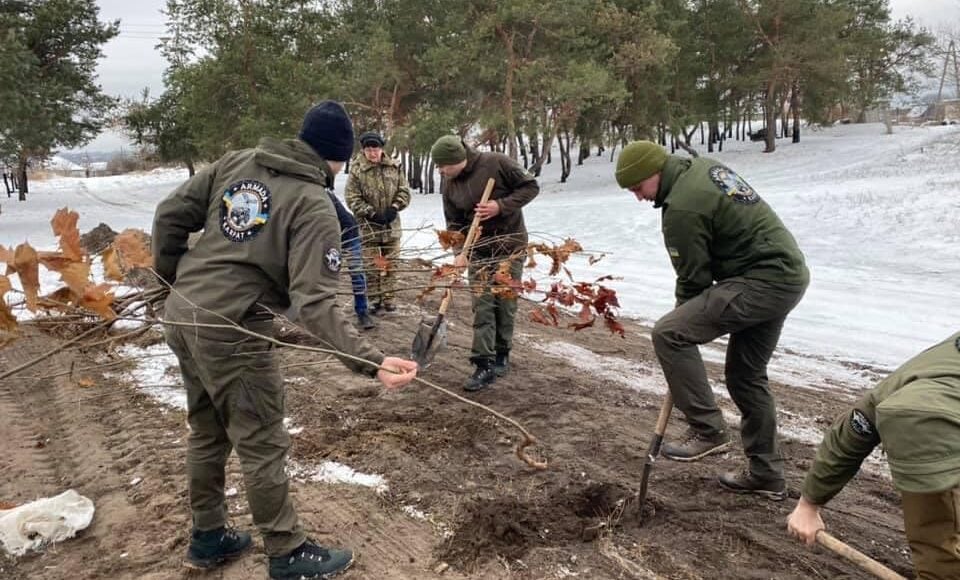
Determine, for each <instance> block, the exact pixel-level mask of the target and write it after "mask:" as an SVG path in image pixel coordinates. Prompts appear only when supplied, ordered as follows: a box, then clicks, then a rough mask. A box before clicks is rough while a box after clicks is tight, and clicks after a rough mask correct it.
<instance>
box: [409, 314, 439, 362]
mask: <svg viewBox="0 0 960 580" xmlns="http://www.w3.org/2000/svg"><path fill="white" fill-rule="evenodd" d="M446 346H447V321H446V320H444V319H443V317H441V316H435V317H424V318H422V319H421V320H420V326H419V327H418V328H417V333H416V335H414V337H413V347H412V348H411V355H410V358H411V359H413V360H414V361H416V363H417V364H418V365H419V366H420V368H421V369H425V368H427V367H428V366H429V365H430V363H432V362H433V359H434V357H436V356H437V352H438V351H440V350H441V349H442V348H444V347H446Z"/></svg>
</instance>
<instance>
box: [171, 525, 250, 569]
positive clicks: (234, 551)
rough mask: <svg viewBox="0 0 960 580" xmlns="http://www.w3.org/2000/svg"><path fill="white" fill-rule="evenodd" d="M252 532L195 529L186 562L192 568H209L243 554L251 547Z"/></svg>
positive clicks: (230, 529)
mask: <svg viewBox="0 0 960 580" xmlns="http://www.w3.org/2000/svg"><path fill="white" fill-rule="evenodd" d="M251 543H252V540H251V538H250V534H248V533H246V532H238V531H237V530H234V529H232V528H217V529H215V530H207V531H205V532H200V531H197V530H194V531H193V534H192V535H191V537H190V547H189V548H187V560H186V562H185V564H186V565H187V566H188V567H190V568H198V569H207V568H213V567H215V566H219V565H220V564H223V563H224V562H226V561H227V560H232V559H233V558H236V557H237V556H240V555H241V554H243V553H244V552H245V551H246V550H247V548H249V547H250V544H251Z"/></svg>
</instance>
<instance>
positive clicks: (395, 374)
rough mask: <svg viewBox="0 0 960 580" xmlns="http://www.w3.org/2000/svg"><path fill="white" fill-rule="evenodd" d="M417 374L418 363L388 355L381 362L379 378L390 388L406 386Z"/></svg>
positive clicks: (378, 372)
mask: <svg viewBox="0 0 960 580" xmlns="http://www.w3.org/2000/svg"><path fill="white" fill-rule="evenodd" d="M416 376H417V363H415V362H413V361H412V360H406V359H402V358H397V357H394V356H388V357H386V358H385V359H383V363H381V364H380V370H379V371H377V379H378V380H379V381H380V382H381V383H383V386H384V387H386V388H387V389H389V390H393V389H399V388H400V387H403V386H406V385H408V384H409V383H410V381H412V380H413V379H414V378H415V377H416Z"/></svg>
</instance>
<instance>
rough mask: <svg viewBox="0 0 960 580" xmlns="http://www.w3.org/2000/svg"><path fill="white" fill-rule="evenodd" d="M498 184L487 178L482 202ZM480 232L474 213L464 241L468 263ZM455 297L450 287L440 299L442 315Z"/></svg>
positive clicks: (478, 219)
mask: <svg viewBox="0 0 960 580" xmlns="http://www.w3.org/2000/svg"><path fill="white" fill-rule="evenodd" d="M496 185H497V182H496V181H495V180H494V179H493V178H492V177H491V178H490V179H488V180H487V185H486V187H484V188H483V195H481V196H480V203H487V201H489V200H490V194H492V193H493V188H494V187H495V186H496ZM479 233H480V216H479V215H474V216H473V222H471V223H470V230H469V231H468V232H467V237H466V239H465V240H464V241H463V250H462V253H463V254H464V255H466V256H467V263H468V264H469V263H470V249H471V248H472V247H473V243H474V242H476V241H477V235H478V234H479ZM452 297H453V292H452V291H451V290H450V288H447V290H446V291H445V292H444V293H443V300H441V301H440V310H439V311H438V312H439V313H440V315H441V316H442V315H445V314H446V313H447V308H449V307H450V299H451V298H452Z"/></svg>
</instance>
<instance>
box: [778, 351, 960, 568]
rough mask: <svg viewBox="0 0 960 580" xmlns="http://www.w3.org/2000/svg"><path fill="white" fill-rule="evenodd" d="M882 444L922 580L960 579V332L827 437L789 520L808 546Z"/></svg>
mask: <svg viewBox="0 0 960 580" xmlns="http://www.w3.org/2000/svg"><path fill="white" fill-rule="evenodd" d="M881 444H882V445H883V451H884V452H885V453H886V456H887V462H888V463H889V464H890V473H891V475H893V485H894V486H896V488H897V489H899V490H900V494H901V496H902V498H903V521H904V528H905V530H906V534H907V540H908V541H909V542H910V549H911V550H912V552H913V564H914V567H915V568H916V571H917V577H918V578H920V579H921V580H947V579H955V578H960V333H957V334H954V335H953V336H951V337H950V338H948V339H947V340H945V341H943V342H941V343H939V344H937V345H935V346H933V347H931V348H929V349H927V350H925V351H923V352H922V353H920V354H918V355H917V356H915V357H914V358H912V359H910V360H909V361H907V362H906V363H904V364H903V365H902V366H901V367H900V368H898V369H897V370H895V371H894V372H893V374H891V375H890V376H889V377H887V378H886V379H885V380H883V381H882V382H881V383H880V384H879V385H877V387H876V388H875V389H873V390H872V391H870V392H869V393H867V394H866V395H864V396H863V397H862V398H861V399H860V401H859V402H858V403H856V404H855V405H854V406H853V409H851V410H850V411H849V412H847V413H844V414H843V415H842V416H841V417H839V418H838V419H837V421H836V422H834V424H833V426H832V427H831V428H830V430H829V431H827V433H826V435H825V436H824V438H823V442H822V443H821V444H820V448H819V449H818V450H817V457H816V459H815V460H814V462H813V465H812V466H811V467H810V471H809V472H808V473H807V478H806V480H805V481H804V485H803V495H802V496H801V497H800V501H799V502H798V503H797V507H796V509H794V510H793V513H791V514H790V517H789V519H788V520H787V528H788V531H789V533H790V534H791V535H793V536H795V537H797V538H799V539H801V540H803V541H804V542H806V543H807V544H812V543H814V542H815V541H816V538H817V532H819V531H820V530H822V529H824V524H823V520H822V519H821V518H820V509H821V507H823V506H824V505H826V503H827V502H828V501H830V500H831V499H832V498H833V497H834V496H835V495H837V494H838V493H840V490H842V489H843V487H844V486H845V485H846V484H847V482H849V481H850V480H851V479H852V478H853V476H854V475H855V474H856V473H857V471H859V469H860V464H861V463H863V460H864V459H865V458H866V457H867V456H868V455H869V454H870V452H871V451H873V449H874V448H875V447H876V446H877V445H881Z"/></svg>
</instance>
